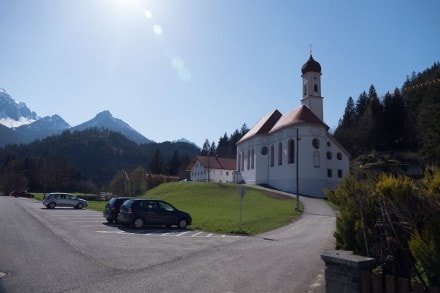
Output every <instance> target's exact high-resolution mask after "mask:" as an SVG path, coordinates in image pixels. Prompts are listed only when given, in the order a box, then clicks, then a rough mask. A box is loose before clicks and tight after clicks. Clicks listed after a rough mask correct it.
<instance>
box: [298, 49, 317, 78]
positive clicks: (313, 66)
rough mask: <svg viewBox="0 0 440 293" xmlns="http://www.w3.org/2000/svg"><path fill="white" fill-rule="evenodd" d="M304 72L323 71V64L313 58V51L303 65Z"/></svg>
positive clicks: (302, 70)
mask: <svg viewBox="0 0 440 293" xmlns="http://www.w3.org/2000/svg"><path fill="white" fill-rule="evenodd" d="M301 72H302V74H305V73H307V72H317V73H321V65H320V64H319V63H318V62H316V61H315V59H313V56H312V53H310V58H309V60H308V61H307V62H306V63H305V64H304V65H303V66H302V67H301Z"/></svg>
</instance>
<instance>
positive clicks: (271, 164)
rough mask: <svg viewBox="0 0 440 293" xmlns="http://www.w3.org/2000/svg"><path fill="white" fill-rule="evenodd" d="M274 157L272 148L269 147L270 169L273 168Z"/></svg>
mask: <svg viewBox="0 0 440 293" xmlns="http://www.w3.org/2000/svg"><path fill="white" fill-rule="evenodd" d="M274 155H275V150H274V146H273V145H271V146H270V166H271V167H273V165H274V164H275V159H274Z"/></svg>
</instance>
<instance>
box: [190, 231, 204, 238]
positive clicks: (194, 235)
mask: <svg viewBox="0 0 440 293" xmlns="http://www.w3.org/2000/svg"><path fill="white" fill-rule="evenodd" d="M202 233H203V232H199V233H196V234H193V235H191V237H196V236H197V235H199V234H202Z"/></svg>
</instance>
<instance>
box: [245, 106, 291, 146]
mask: <svg viewBox="0 0 440 293" xmlns="http://www.w3.org/2000/svg"><path fill="white" fill-rule="evenodd" d="M282 116H283V115H282V114H281V113H280V111H278V110H274V111H272V112H271V113H269V114H266V115H265V116H264V117H263V118H261V119H260V121H258V122H257V124H255V125H254V126H253V127H252V128H251V129H250V130H249V131H248V132H246V134H245V135H244V136H243V137H242V138H241V139H240V140H239V141H238V143H240V142H243V141H245V140H247V139H249V138H251V137H253V136H255V135H257V134H267V133H269V131H270V130H271V129H272V127H273V126H274V125H275V124H276V123H277V121H278V120H279V119H280V118H281V117H282Z"/></svg>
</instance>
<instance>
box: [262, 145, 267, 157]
mask: <svg viewBox="0 0 440 293" xmlns="http://www.w3.org/2000/svg"><path fill="white" fill-rule="evenodd" d="M261 154H262V155H263V156H265V155H267V147H266V146H264V147H261Z"/></svg>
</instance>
